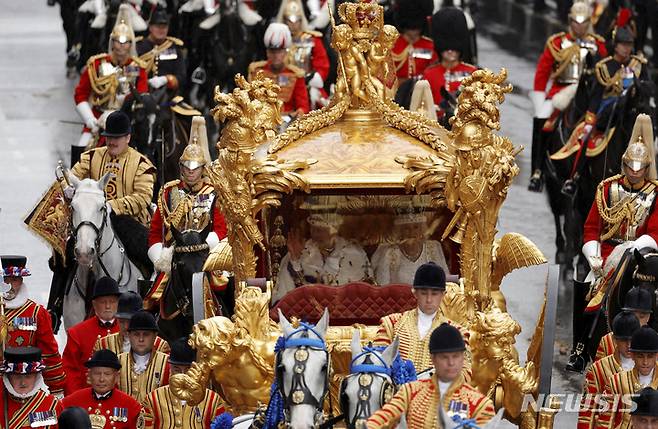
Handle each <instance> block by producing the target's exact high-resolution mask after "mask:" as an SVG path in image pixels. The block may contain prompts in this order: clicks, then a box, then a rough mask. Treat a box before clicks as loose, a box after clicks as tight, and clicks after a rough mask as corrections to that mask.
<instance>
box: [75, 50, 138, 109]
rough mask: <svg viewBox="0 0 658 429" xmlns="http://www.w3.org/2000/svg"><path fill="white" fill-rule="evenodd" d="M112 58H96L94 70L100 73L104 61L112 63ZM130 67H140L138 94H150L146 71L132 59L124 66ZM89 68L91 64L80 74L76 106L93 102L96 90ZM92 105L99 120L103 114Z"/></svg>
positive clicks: (136, 84)
mask: <svg viewBox="0 0 658 429" xmlns="http://www.w3.org/2000/svg"><path fill="white" fill-rule="evenodd" d="M111 58H112V56H111V55H109V54H105V55H104V56H98V57H96V59H95V60H94V61H93V64H94V68H95V69H96V70H97V71H98V67H99V65H100V64H101V62H102V61H103V60H105V61H108V62H111ZM130 66H133V67H139V77H138V78H137V82H136V83H135V89H137V92H139V93H140V94H143V93H145V92H148V90H149V87H148V78H147V76H146V71H145V70H144V69H143V68H142V67H140V66H139V65H138V64H137V63H136V62H135V61H134V60H133V59H132V58H130V59H128V61H127V62H126V63H125V64H124V67H130ZM88 68H89V63H87V67H85V68H84V69H83V70H82V72H81V73H80V81H79V82H78V86H76V87H75V92H74V94H73V99H74V100H75V104H76V105H78V104H80V103H82V102H83V101H91V97H92V95H93V92H94V90H93V89H92V87H91V78H90V76H89V69H88ZM91 104H92V110H93V112H94V115H95V116H96V117H97V118H98V117H99V116H100V115H101V113H103V112H102V111H101V110H99V109H98V108H97V106H94V104H93V103H91Z"/></svg>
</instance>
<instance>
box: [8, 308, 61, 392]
mask: <svg viewBox="0 0 658 429" xmlns="http://www.w3.org/2000/svg"><path fill="white" fill-rule="evenodd" d="M6 316H7V320H8V321H9V328H8V330H7V331H8V336H7V346H8V347H28V346H33V347H38V348H39V349H41V353H42V356H43V361H44V363H45V364H46V369H45V370H44V371H43V379H44V381H45V382H46V384H47V385H48V388H49V389H50V393H53V394H55V393H62V394H64V368H63V367H62V357H61V356H60V354H59V348H58V346H57V341H56V340H55V335H54V334H53V326H52V321H51V318H50V314H48V311H47V310H46V309H45V308H43V307H42V306H40V305H39V304H37V303H36V302H34V301H32V300H29V299H28V300H27V301H26V302H25V304H23V305H22V306H20V307H18V308H14V309H8V310H7V315H6Z"/></svg>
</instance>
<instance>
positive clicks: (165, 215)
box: [158, 179, 180, 228]
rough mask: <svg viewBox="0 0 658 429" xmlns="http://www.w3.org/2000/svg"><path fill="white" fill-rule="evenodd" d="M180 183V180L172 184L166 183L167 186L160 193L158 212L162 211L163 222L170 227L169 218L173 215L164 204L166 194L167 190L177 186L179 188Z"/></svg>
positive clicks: (173, 181)
mask: <svg viewBox="0 0 658 429" xmlns="http://www.w3.org/2000/svg"><path fill="white" fill-rule="evenodd" d="M179 183H180V180H178V179H176V180H172V181H171V182H167V183H165V185H164V186H163V187H162V188H160V192H159V193H158V210H160V216H161V217H162V222H163V223H164V224H165V226H167V228H168V227H169V224H170V222H169V216H170V215H171V212H170V211H169V207H167V205H166V204H165V203H164V193H165V191H166V190H168V189H171V188H173V187H175V186H177V185H178V184H179Z"/></svg>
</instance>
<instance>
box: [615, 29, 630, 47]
mask: <svg viewBox="0 0 658 429" xmlns="http://www.w3.org/2000/svg"><path fill="white" fill-rule="evenodd" d="M612 41H613V43H614V44H617V43H633V42H635V37H633V32H632V31H631V30H630V29H629V28H627V27H617V28H616V29H615V30H614V36H613V39H612Z"/></svg>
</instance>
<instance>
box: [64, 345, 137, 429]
mask: <svg viewBox="0 0 658 429" xmlns="http://www.w3.org/2000/svg"><path fill="white" fill-rule="evenodd" d="M85 366H86V367H87V368H89V382H90V384H91V387H87V388H85V389H81V390H78V391H77V392H75V393H74V394H72V395H68V396H67V397H66V398H64V401H63V402H62V405H63V406H64V408H69V407H80V408H82V409H85V410H87V412H88V413H89V418H90V420H91V423H92V427H93V428H96V429H142V428H143V427H144V415H143V413H142V411H143V410H142V406H141V405H140V404H139V402H137V401H136V400H135V399H133V398H132V397H130V396H129V395H126V394H125V393H123V392H122V391H120V390H119V389H117V388H116V384H117V381H118V380H119V370H120V369H121V364H120V363H119V359H118V358H117V355H115V354H114V353H113V352H111V351H109V350H106V349H103V350H99V351H97V352H96V353H94V355H93V356H92V358H91V359H90V360H89V361H87V362H85Z"/></svg>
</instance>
